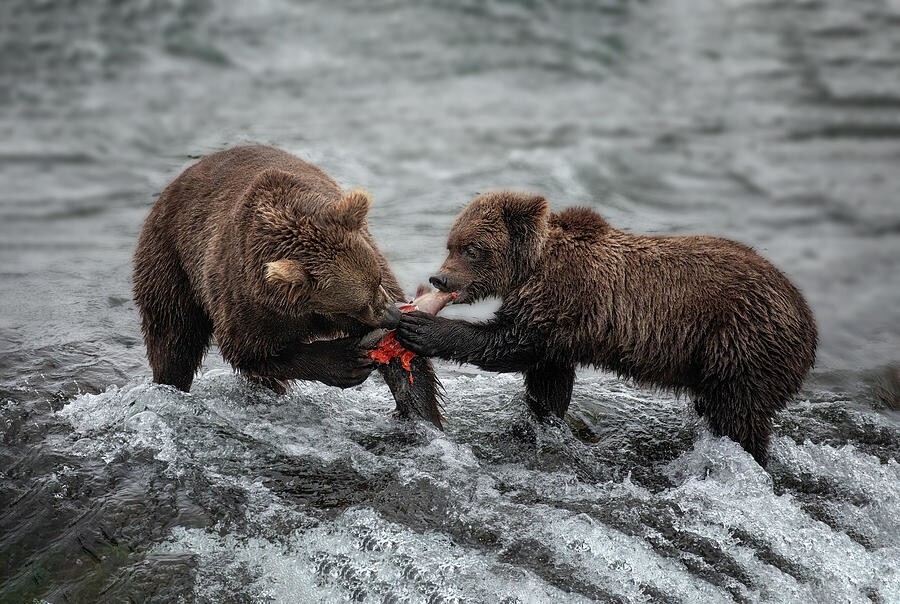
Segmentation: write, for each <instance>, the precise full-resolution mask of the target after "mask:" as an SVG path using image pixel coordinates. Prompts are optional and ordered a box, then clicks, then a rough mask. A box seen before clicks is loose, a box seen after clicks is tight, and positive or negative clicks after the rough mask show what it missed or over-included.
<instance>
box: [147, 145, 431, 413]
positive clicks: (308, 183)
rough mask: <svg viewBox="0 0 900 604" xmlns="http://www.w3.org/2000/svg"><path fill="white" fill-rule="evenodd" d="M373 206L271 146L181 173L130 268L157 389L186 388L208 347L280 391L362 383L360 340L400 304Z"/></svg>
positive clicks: (218, 156) (364, 367)
mask: <svg viewBox="0 0 900 604" xmlns="http://www.w3.org/2000/svg"><path fill="white" fill-rule="evenodd" d="M369 205H370V202H369V198H368V196H367V195H366V194H365V192H362V191H352V192H350V193H347V194H345V193H343V192H342V191H341V189H340V187H339V186H338V185H337V183H335V182H334V181H333V180H332V179H331V178H330V177H329V176H328V175H326V174H325V173H324V172H322V171H321V170H319V169H318V168H316V167H315V166H312V165H310V164H307V163H306V162H303V161H301V160H300V159H298V158H296V157H294V156H292V155H290V154H288V153H286V152H284V151H280V150H278V149H273V148H271V147H258V146H252V147H238V148H234V149H229V150H227V151H222V152H219V153H214V154H212V155H210V156H208V157H206V158H204V159H202V160H201V161H199V162H198V163H196V164H194V165H193V166H191V167H189V168H188V169H187V170H185V171H184V172H183V173H182V174H181V175H180V176H179V177H178V178H176V179H175V181H174V182H172V183H171V184H170V185H169V186H168V187H167V188H166V189H165V190H164V191H163V193H162V194H161V195H160V197H159V199H158V200H157V202H156V204H155V205H154V207H153V209H152V211H151V212H150V215H149V217H148V218H147V221H146V223H145V225H144V228H143V231H142V232H141V236H140V240H139V242H138V246H137V250H136V252H135V257H134V298H135V301H136V302H137V305H138V308H139V310H140V312H141V318H142V331H143V334H144V340H145V343H146V345H147V356H148V359H149V361H150V365H151V367H152V368H153V377H154V380H155V381H157V382H160V383H164V384H171V385H173V386H176V387H178V388H180V389H182V390H188V389H190V386H191V382H192V380H193V376H194V373H195V372H196V370H197V369H198V367H199V366H200V363H201V361H202V358H203V355H204V354H205V352H206V349H207V347H208V345H209V342H210V337H211V336H215V339H216V341H217V343H218V345H219V349H220V351H221V353H222V356H223V357H224V358H225V360H227V361H228V362H229V363H231V365H232V366H233V367H234V368H235V369H236V370H238V371H240V372H241V373H242V374H244V375H245V376H247V377H248V378H250V379H252V380H254V381H257V382H259V383H262V384H264V385H266V386H268V387H270V388H273V389H275V390H276V391H279V392H283V391H284V389H285V387H286V385H287V382H289V381H290V380H292V379H311V380H319V381H322V382H325V383H328V384H332V385H337V386H342V387H346V386H349V385H353V384H356V383H359V382H361V381H363V380H364V379H365V378H366V376H368V374H369V373H370V372H371V371H372V367H373V365H372V362H371V360H370V359H369V358H368V356H367V351H366V350H365V349H364V348H362V347H360V346H359V342H358V339H359V338H360V336H362V335H363V334H365V333H366V332H368V331H371V330H372V329H373V328H374V327H376V326H377V325H378V324H379V322H380V321H381V320H382V319H383V317H385V316H387V315H389V314H390V313H396V315H397V317H399V312H397V311H396V309H395V308H394V302H395V301H399V300H402V299H403V292H402V290H401V289H400V287H399V285H398V284H397V281H396V279H395V278H394V276H393V274H392V273H391V271H390V268H389V266H388V263H387V261H386V259H385V258H384V256H382V254H381V253H380V252H379V251H378V248H377V247H376V245H375V242H374V241H373V239H372V237H371V235H370V234H369V231H368V227H367V225H366V213H367V212H368V209H369ZM336 336H345V337H341V338H339V339H335V340H328V339H329V338H335V337H336ZM424 369H425V370H426V371H427V372H430V365H429V366H427V367H425V368H424ZM404 377H405V376H404ZM386 379H388V378H387V377H386ZM422 379H423V382H425V383H427V382H429V380H430V381H431V382H433V377H432V378H429V376H423V378H422ZM425 383H423V387H424V386H425V385H426V384H425ZM391 386H392V390H393V389H394V386H395V385H394V384H391ZM398 404H399V401H398ZM435 413H437V410H436V407H435ZM438 423H439V422H438Z"/></svg>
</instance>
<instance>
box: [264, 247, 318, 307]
mask: <svg viewBox="0 0 900 604" xmlns="http://www.w3.org/2000/svg"><path fill="white" fill-rule="evenodd" d="M263 268H264V269H265V277H266V282H267V283H272V284H274V285H277V286H279V287H282V288H285V289H286V290H287V292H288V295H289V296H290V299H291V302H293V303H296V302H297V301H299V300H300V298H302V297H303V296H304V295H305V294H306V293H307V291H308V289H309V286H310V279H309V275H308V274H307V273H306V271H305V270H304V269H303V267H302V266H300V263H299V262H297V261H296V260H288V259H286V258H285V259H282V260H276V261H274V262H266V263H265V265H263Z"/></svg>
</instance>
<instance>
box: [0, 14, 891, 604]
mask: <svg viewBox="0 0 900 604" xmlns="http://www.w3.org/2000/svg"><path fill="white" fill-rule="evenodd" d="M248 142H254V143H268V144H274V145H277V146H280V147H283V148H285V149H288V150H290V151H292V152H294V153H297V154H298V155H300V156H301V157H303V158H305V159H307V160H309V161H312V162H314V163H316V164H318V165H320V166H322V167H323V168H324V169H326V170H327V171H328V172H329V173H331V174H332V175H333V176H334V177H335V178H336V179H337V180H338V181H339V182H341V183H342V184H343V185H345V186H347V187H351V186H362V187H365V188H366V189H368V190H369V191H370V193H371V194H372V197H373V199H374V203H375V205H374V207H373V210H372V213H371V216H370V224H371V228H372V230H373V232H374V234H375V236H376V238H377V239H378V241H379V243H380V245H381V247H382V249H383V250H384V251H385V252H386V254H387V255H388V257H389V258H390V260H391V261H392V263H393V266H394V268H395V271H396V273H397V274H398V276H399V277H400V279H401V282H402V283H403V284H404V286H405V287H406V288H407V289H409V290H412V289H414V287H415V285H416V284H417V283H418V282H420V281H421V280H423V279H425V278H426V277H427V276H428V275H429V274H430V272H431V271H433V270H434V269H435V268H436V267H437V266H438V265H439V264H440V262H441V259H442V258H443V254H444V250H443V242H444V237H445V235H446V232H447V229H448V227H449V225H450V223H451V221H452V219H453V217H454V216H455V214H456V213H457V212H458V211H459V209H460V208H461V207H462V205H463V204H464V203H465V202H466V200H467V199H469V198H470V197H471V196H472V195H473V194H475V193H476V192H478V191H484V190H487V189H491V188H499V187H515V188H520V189H529V190H534V191H540V192H543V193H545V194H546V195H547V196H548V198H549V199H550V200H551V202H552V204H553V205H554V207H556V208H561V207H564V206H566V205H573V204H579V205H588V206H590V207H593V208H596V209H597V210H598V211H600V212H601V213H602V214H604V215H605V216H606V217H607V218H608V219H609V220H610V221H611V222H612V223H613V224H614V225H616V226H619V227H621V228H625V229H629V230H633V231H635V232H653V233H714V234H720V235H725V236H729V237H732V238H735V239H738V240H740V241H742V242H745V243H748V244H750V245H753V246H754V247H756V248H757V249H758V250H760V251H761V252H762V253H763V254H764V255H766V256H767V257H769V258H770V259H771V260H773V261H774V262H775V263H776V264H777V265H778V266H779V267H781V268H782V269H783V270H784V271H785V272H786V273H787V274H788V275H789V276H790V277H791V278H792V279H793V280H795V282H796V283H797V284H798V285H799V286H800V287H801V289H802V290H803V291H804V292H805V294H806V295H807V297H808V299H809V302H810V304H811V306H812V307H813V309H814V311H815V313H816V317H817V320H818V323H819V328H820V334H821V343H820V347H819V352H818V361H817V364H816V367H815V369H814V371H813V374H812V375H811V377H810V379H809V380H808V382H807V386H806V387H805V389H804V390H803V391H802V392H801V393H800V394H799V395H798V397H797V400H796V401H795V403H794V404H793V405H792V406H791V407H790V408H789V410H788V411H786V412H784V413H783V414H782V415H781V416H780V417H779V420H778V423H777V427H776V437H775V439H774V442H773V447H772V462H771V464H770V467H769V471H768V472H765V471H763V470H761V469H760V468H759V467H758V466H756V465H755V464H754V462H753V461H752V459H751V458H750V457H749V456H748V455H746V454H745V453H744V452H743V451H742V450H741V449H740V448H739V447H737V446H736V445H735V444H733V443H731V442H729V441H728V440H726V439H717V438H714V437H712V436H711V435H710V434H709V433H708V432H707V431H706V429H705V427H704V426H703V425H702V424H701V422H699V421H698V420H697V418H696V417H695V415H694V413H693V410H692V408H691V404H690V402H689V401H687V400H681V399H674V398H672V397H671V396H669V395H667V394H666V393H664V392H652V391H646V390H641V389H638V388H635V387H633V386H632V385H631V384H629V383H627V382H623V381H621V380H619V379H617V378H615V376H610V375H607V374H603V373H601V372H594V371H583V372H582V373H581V374H580V376H579V380H578V382H577V383H576V388H575V395H574V400H573V405H572V408H571V411H570V414H569V416H568V417H567V418H566V421H565V422H559V423H557V424H551V425H541V424H537V423H535V422H533V421H532V420H531V418H530V417H529V416H528V415H527V413H526V412H525V410H524V405H523V404H522V402H521V398H520V397H521V382H520V378H519V377H518V376H514V375H513V376H505V375H504V376H494V375H490V374H486V373H483V372H480V371H478V370H476V369H474V368H471V367H458V366H452V365H440V366H439V372H440V374H441V377H442V379H443V382H444V386H445V388H446V393H447V405H446V415H447V416H448V418H449V420H450V423H449V425H448V427H447V430H446V432H444V433H439V432H437V431H435V430H434V429H432V428H430V427H428V426H426V425H424V424H421V423H415V422H399V421H397V420H394V419H392V418H391V417H390V411H391V410H392V408H393V404H392V401H391V399H390V395H389V394H388V392H387V388H386V387H385V386H384V384H382V383H380V382H379V381H378V379H377V378H374V377H373V378H372V379H370V380H369V381H367V382H366V383H365V384H363V385H362V386H360V387H358V388H354V389H349V390H346V391H341V390H337V389H332V388H328V387H325V386H323V385H320V384H315V383H306V384H300V385H299V386H298V387H297V388H296V389H295V390H294V391H293V392H292V393H291V394H290V395H288V396H287V397H284V398H279V397H275V396H272V395H269V394H267V393H265V392H261V391H260V390H257V389H254V388H251V387H250V386H248V385H247V384H246V383H244V382H243V381H241V380H240V379H239V378H237V377H235V376H233V375H232V374H231V372H230V370H229V369H228V368H227V367H226V366H225V365H224V364H223V363H222V361H221V359H220V357H218V355H217V353H216V352H212V353H210V355H209V356H208V358H207V360H206V363H205V365H204V370H203V373H202V374H201V375H200V376H199V377H198V379H197V381H196V382H195V386H194V389H193V391H192V392H191V393H190V394H183V393H178V392H174V391H172V390H170V389H167V388H162V387H158V386H152V385H150V384H149V368H148V367H147V364H146V360H145V358H144V350H143V345H142V343H141V341H140V334H139V330H138V317H137V313H136V310H135V308H134V305H133V303H132V301H131V297H130V273H131V267H130V262H131V254H132V251H133V247H134V244H135V241H136V236H137V233H138V230H139V228H140V226H141V224H142V221H143V219H144V217H145V216H146V214H147V212H148V211H149V207H150V205H151V203H152V202H153V200H154V198H155V195H156V194H157V193H158V192H159V191H160V190H161V189H162V188H163V187H164V186H165V184H166V183H167V182H168V181H169V180H171V179H172V178H174V177H175V176H176V175H177V174H178V173H179V172H180V171H181V170H182V169H183V168H184V167H186V166H187V165H189V164H190V163H191V162H192V161H194V159H195V158H196V157H198V156H200V155H203V154H205V153H208V152H211V151H214V150H218V149H221V148H224V147H227V146H231V145H236V144H241V143H248ZM898 258H900V2H897V1H896V0H880V1H879V0H867V1H864V2H845V1H843V0H796V1H793V2H774V1H763V0H759V1H756V0H724V1H723V0H669V1H663V0H657V1H652V0H644V1H637V0H631V1H628V0H600V1H596V2H576V1H560V2H499V1H489V2H465V1H463V2H440V1H432V2H423V3H406V2H388V1H379V2H290V1H286V0H269V1H266V2H259V3H228V2H209V1H203V0H201V1H196V2H194V1H187V0H184V1H179V0H146V1H135V2H118V1H112V0H108V1H102V0H96V1H93V2H62V1H59V2H54V1H46V2H31V1H26V0H7V1H5V2H3V3H0V434H2V445H0V601H3V602H7V601H8V602H19V601H31V600H32V599H44V600H46V601H50V602H88V601H158V602H169V601H179V600H181V601H188V602H190V601H201V602H266V601H279V602H295V601H346V600H362V601H371V602H401V601H409V602H424V601H427V602H471V601H483V602H497V601H504V602H548V601H560V602H580V601H609V602H644V601H651V602H700V601H702V602H717V601H726V602H727V601H740V602H750V601H767V602H813V601H819V602H835V601H849V602H870V601H871V602H885V603H887V602H898V601H900V574H898V566H900V465H898V461H900V418H898V412H897V411H896V410H892V409H891V407H892V405H895V404H896V401H897V396H898V395H897V392H898V389H900V384H898V381H900V376H898V369H897V363H898V362H900V273H898ZM455 312H456V313H461V314H462V315H463V316H468V315H473V314H474V315H478V316H486V315H487V314H489V313H490V308H480V309H474V310H469V309H462V310H459V309H456V310H455Z"/></svg>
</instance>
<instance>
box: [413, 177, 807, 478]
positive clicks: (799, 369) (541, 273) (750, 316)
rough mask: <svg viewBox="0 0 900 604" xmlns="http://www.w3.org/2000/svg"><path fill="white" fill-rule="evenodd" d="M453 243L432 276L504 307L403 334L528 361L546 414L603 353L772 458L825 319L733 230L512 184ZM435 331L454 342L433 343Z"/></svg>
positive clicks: (494, 361) (468, 357)
mask: <svg viewBox="0 0 900 604" xmlns="http://www.w3.org/2000/svg"><path fill="white" fill-rule="evenodd" d="M448 249H449V252H450V253H449V256H448V257H447V260H446V261H445V262H444V264H443V266H442V267H441V271H440V274H438V275H436V276H435V277H434V278H433V280H432V282H433V283H434V284H435V285H437V286H438V287H440V288H441V289H444V290H447V291H457V290H460V291H461V292H462V293H461V295H460V297H459V300H460V301H463V302H470V301H473V300H477V299H479V298H483V297H486V296H499V297H500V298H502V300H503V302H502V306H501V308H500V309H499V311H498V312H497V316H496V319H495V320H494V321H493V322H491V323H488V324H486V325H480V326H472V325H471V324H465V325H469V327H470V328H472V327H475V328H478V329H476V330H474V331H473V330H472V329H469V330H468V331H466V330H465V329H463V328H462V325H463V324H461V323H459V322H457V325H456V326H455V328H454V325H453V324H452V322H447V320H445V319H438V320H436V322H435V324H428V320H426V319H424V318H422V317H419V319H415V318H412V319H409V320H407V319H406V318H404V319H401V325H400V328H399V329H398V335H399V337H400V340H401V342H404V343H405V344H407V345H410V344H412V345H411V346H410V348H411V349H413V350H417V347H418V348H419V349H422V350H423V352H430V353H432V354H435V355H437V356H443V357H445V358H451V359H455V360H459V361H463V362H475V363H476V364H480V365H482V366H484V367H486V368H495V369H499V370H513V371H523V372H525V381H526V386H527V390H528V398H529V402H530V404H531V405H532V407H533V408H534V409H535V410H536V411H538V412H539V413H546V412H547V411H548V410H549V411H551V412H554V413H556V414H557V415H559V416H560V417H561V416H562V415H563V414H564V413H565V410H566V408H567V407H568V403H569V398H570V395H571V388H572V379H573V378H574V368H575V367H576V366H577V365H593V366H596V367H600V368H604V369H608V370H612V371H616V372H617V373H619V374H620V375H623V376H627V377H629V378H633V379H634V380H636V381H637V382H639V383H641V384H647V385H654V386H662V387H667V388H673V389H675V390H677V391H686V392H689V393H691V394H692V395H693V398H694V402H695V408H696V409H697V411H698V412H699V413H700V414H701V415H704V416H706V417H707V419H708V421H709V424H710V427H711V428H712V430H713V431H714V432H715V433H716V434H724V435H728V436H730V437H732V438H733V439H734V440H736V441H738V442H740V443H741V444H742V445H743V446H744V448H745V449H747V450H748V451H749V452H751V453H752V454H753V456H754V457H755V458H756V459H757V460H758V461H759V462H760V463H761V464H764V463H765V461H766V458H767V448H768V442H769V438H770V435H771V424H772V418H773V416H774V415H775V413H776V412H777V411H779V410H781V409H783V408H784V407H785V405H786V404H787V402H788V401H789V400H790V399H791V397H792V396H793V395H794V394H795V393H796V392H797V391H798V390H799V388H800V386H801V383H802V381H803V379H804V376H805V375H806V374H807V372H808V370H809V368H810V367H811V366H812V363H813V361H814V357H815V348H816V339H817V335H816V326H815V322H814V319H813V316H812V313H811V312H810V310H809V308H808V306H807V304H806V302H805V300H804V299H803V296H802V295H801V294H800V292H799V291H798V290H797V288H796V287H794V286H793V284H792V283H791V282H790V281H789V280H788V279H787V277H785V276H784V275H783V274H782V273H781V272H780V271H779V270H778V269H776V268H775V267H774V266H772V265H771V264H770V263H769V262H768V261H767V260H765V259H764V258H762V257H761V256H759V255H758V254H757V253H756V252H754V251H753V250H752V249H751V248H749V247H747V246H745V245H742V244H740V243H737V242H734V241H730V240H728V239H722V238H718V237H651V236H642V235H631V234H628V233H624V232H622V231H619V230H617V229H615V228H613V227H612V226H610V225H609V224H608V223H607V222H606V221H605V220H604V219H603V218H602V217H601V216H599V215H598V214H596V213H595V212H593V211H591V210H588V209H584V208H571V209H567V210H565V211H563V212H561V213H559V214H550V212H549V209H548V206H547V202H546V201H545V200H544V199H543V198H541V197H537V196H533V195H523V194H519V193H512V192H498V193H488V194H485V195H481V196H479V197H477V198H475V199H474V200H473V201H472V202H471V204H470V205H469V206H468V207H467V208H466V209H465V210H464V211H463V212H462V214H461V215H460V216H459V218H458V219H457V220H456V222H455V224H454V225H453V227H452V229H451V231H450V235H449V238H448ZM454 334H456V335H457V336H458V337H459V340H454ZM479 334H480V335H479ZM485 334H489V335H485ZM479 337H480V339H479ZM431 338H434V339H435V340H443V342H445V344H444V345H438V346H432V347H431V349H429V346H428V345H427V344H428V343H431V344H435V342H431ZM464 341H478V342H479V343H480V344H479V345H480V347H481V349H480V350H475V349H474V348H473V347H472V346H471V345H470V346H468V347H467V346H466V345H465V344H464ZM423 342H424V343H425V344H426V345H423ZM438 349H439V350H438Z"/></svg>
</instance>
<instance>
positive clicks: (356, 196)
mask: <svg viewBox="0 0 900 604" xmlns="http://www.w3.org/2000/svg"><path fill="white" fill-rule="evenodd" d="M371 205H372V202H371V200H370V199H369V194H368V193H366V192H365V191H363V190H362V189H354V190H352V191H350V192H349V193H345V194H344V196H343V197H341V200H340V201H339V202H338V203H337V204H336V205H334V206H332V207H330V208H328V210H327V218H328V220H329V221H330V222H333V223H335V224H339V225H340V226H342V227H344V228H345V229H347V230H348V231H358V230H359V229H361V228H362V227H363V225H364V224H365V223H366V216H367V215H368V213H369V208H370V207H371Z"/></svg>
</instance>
